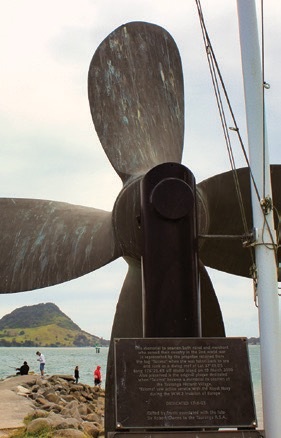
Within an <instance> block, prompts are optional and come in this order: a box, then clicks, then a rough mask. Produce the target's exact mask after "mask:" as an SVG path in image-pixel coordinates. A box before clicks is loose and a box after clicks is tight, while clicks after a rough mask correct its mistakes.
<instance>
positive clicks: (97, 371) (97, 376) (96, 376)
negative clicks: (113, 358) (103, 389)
mask: <svg viewBox="0 0 281 438" xmlns="http://www.w3.org/2000/svg"><path fill="white" fill-rule="evenodd" d="M94 381H95V386H100V385H101V371H100V366H99V365H98V366H97V368H96V369H95V371H94Z"/></svg>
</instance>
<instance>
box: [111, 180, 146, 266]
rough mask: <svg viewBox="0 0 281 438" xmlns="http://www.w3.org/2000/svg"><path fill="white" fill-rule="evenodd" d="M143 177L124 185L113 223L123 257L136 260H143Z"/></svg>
mask: <svg viewBox="0 0 281 438" xmlns="http://www.w3.org/2000/svg"><path fill="white" fill-rule="evenodd" d="M141 179H142V176H139V177H137V178H135V179H133V180H132V181H131V182H130V183H127V184H125V185H124V187H123V189H122V190H121V192H120V194H119V196H118V197H117V199H116V201H115V204H114V207H113V212H112V223H113V231H114V235H115V239H116V242H117V245H119V247H120V249H121V252H122V255H123V256H125V257H132V258H134V259H136V260H140V258H141V230H140V215H141V212H140V181H141Z"/></svg>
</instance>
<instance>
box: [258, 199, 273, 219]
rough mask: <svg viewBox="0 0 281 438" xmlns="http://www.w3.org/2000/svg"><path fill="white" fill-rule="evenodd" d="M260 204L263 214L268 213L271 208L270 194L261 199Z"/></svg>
mask: <svg viewBox="0 0 281 438" xmlns="http://www.w3.org/2000/svg"><path fill="white" fill-rule="evenodd" d="M260 205H261V208H262V209H263V212H264V214H265V215H267V214H269V213H270V212H271V211H272V209H273V202H272V199H271V197H270V196H266V197H265V198H263V199H261V200H260Z"/></svg>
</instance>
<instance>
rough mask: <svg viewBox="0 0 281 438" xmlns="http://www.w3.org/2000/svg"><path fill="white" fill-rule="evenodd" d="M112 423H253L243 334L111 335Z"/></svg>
mask: <svg viewBox="0 0 281 438" xmlns="http://www.w3.org/2000/svg"><path fill="white" fill-rule="evenodd" d="M114 347H115V372H116V388H115V390H116V428H117V429H119V430H120V429H123V428H130V429H132V428H144V429H153V428H157V429H159V430H161V429H174V428H176V429H188V428H204V429H207V428H214V427H222V428H223V427H241V428H248V427H255V426H256V415H255V408H254V399H253V391H252V383H251V376H250V367H249V359H248V349H247V340H246V338H141V339H115V341H114Z"/></svg>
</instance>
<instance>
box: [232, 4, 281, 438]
mask: <svg viewBox="0 0 281 438" xmlns="http://www.w3.org/2000/svg"><path fill="white" fill-rule="evenodd" d="M237 9H238V19H239V32H240V44H241V56H242V68H243V78H244V93H245V105H246V116H247V130H248V142H249V157H250V165H251V169H252V174H253V177H254V179H255V182H256V185H257V188H258V191H259V194H260V197H261V198H263V197H264V196H265V197H267V196H269V197H270V198H271V196H272V195H271V181H270V168H269V164H268V151H267V144H266V138H265V130H264V117H263V111H264V108H263V107H264V105H263V83H262V82H263V79H262V73H261V57H260V48H259V39H258V29H257V18H256V8H255V1H254V0H247V1H245V0H237ZM264 147H265V151H264ZM251 186H252V210H253V224H254V228H255V229H256V231H257V241H256V246H255V255H256V266H257V280H258V285H257V293H258V304H259V327H260V342H261V374H262V376H261V377H262V396H263V415H264V428H265V432H266V437H267V438H276V437H278V436H280V433H281V372H280V364H281V353H280V349H281V336H280V324H279V300H278V287H277V285H278V284H277V267H276V260H275V254H274V250H273V245H272V236H273V238H274V239H275V241H274V243H276V232H275V230H274V223H273V212H272V211H269V213H268V214H267V215H266V220H267V224H268V226H265V227H264V224H265V222H264V214H263V210H262V208H261V205H260V200H259V199H258V197H257V195H256V192H255V189H254V187H253V184H252V182H251ZM267 244H269V245H267Z"/></svg>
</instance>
